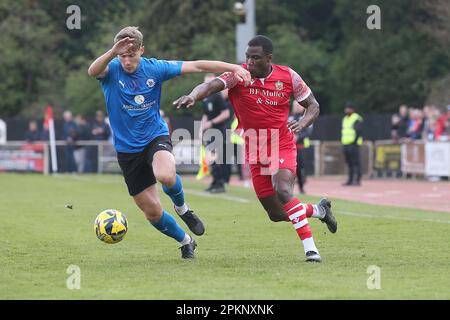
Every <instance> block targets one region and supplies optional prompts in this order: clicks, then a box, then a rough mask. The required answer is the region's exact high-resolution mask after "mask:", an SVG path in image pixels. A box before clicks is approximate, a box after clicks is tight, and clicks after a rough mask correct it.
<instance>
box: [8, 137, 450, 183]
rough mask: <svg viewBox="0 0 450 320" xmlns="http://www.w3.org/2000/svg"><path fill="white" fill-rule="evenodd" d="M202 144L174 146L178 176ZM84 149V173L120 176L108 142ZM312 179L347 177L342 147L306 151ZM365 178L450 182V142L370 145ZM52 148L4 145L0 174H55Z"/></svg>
mask: <svg viewBox="0 0 450 320" xmlns="http://www.w3.org/2000/svg"><path fill="white" fill-rule="evenodd" d="M200 146H201V143H200V141H199V140H183V141H181V142H179V143H174V150H173V154H174V156H175V159H176V163H177V171H179V172H181V173H196V172H197V171H198V168H199V165H198V164H199V163H200ZM73 148H74V149H75V150H80V149H83V150H84V151H83V153H82V154H84V157H85V158H84V161H85V163H84V170H83V173H100V174H101V173H120V172H121V170H120V167H119V165H118V163H117V158H116V151H115V150H114V147H113V146H112V145H111V144H110V143H109V142H107V141H77V144H76V145H75V146H73ZM305 151H306V152H305V158H304V164H305V169H306V172H307V174H308V175H315V176H322V175H344V174H346V170H347V168H346V165H345V159H344V154H343V150H342V145H341V144H340V142H338V141H318V140H313V141H311V146H310V147H309V148H307V149H306V150H305ZM360 151H361V166H362V172H363V175H364V176H365V177H371V178H377V177H405V176H412V177H418V176H436V177H449V176H450V142H426V143H425V142H423V141H415V142H410V143H404V144H401V145H400V144H395V143H392V141H390V140H379V141H375V142H371V141H366V142H364V143H363V145H362V146H361V148H360ZM56 153H57V164H58V172H68V171H69V170H68V159H67V154H68V153H67V144H66V142H65V141H56ZM50 157H51V155H50V150H49V144H48V143H46V142H44V143H34V144H28V143H26V142H24V141H9V142H6V143H5V144H1V145H0V171H12V172H39V173H43V174H49V173H51V166H50V163H51V162H50V160H51V159H50Z"/></svg>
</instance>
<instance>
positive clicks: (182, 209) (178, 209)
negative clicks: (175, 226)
mask: <svg viewBox="0 0 450 320" xmlns="http://www.w3.org/2000/svg"><path fill="white" fill-rule="evenodd" d="M188 210H189V207H188V206H187V204H186V202H185V203H184V204H183V205H182V206H181V207H177V206H175V211H176V212H177V213H178V215H179V216H182V215H183V214H185V213H186V212H187V211H188Z"/></svg>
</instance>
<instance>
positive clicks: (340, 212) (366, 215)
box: [336, 210, 450, 223]
mask: <svg viewBox="0 0 450 320" xmlns="http://www.w3.org/2000/svg"><path fill="white" fill-rule="evenodd" d="M336 212H337V213H339V214H343V215H347V216H355V217H364V218H386V219H395V220H406V221H423V222H438V223H450V221H449V220H435V219H419V218H417V219H416V218H406V217H394V216H386V215H372V214H367V213H357V212H349V211H340V210H339V211H336Z"/></svg>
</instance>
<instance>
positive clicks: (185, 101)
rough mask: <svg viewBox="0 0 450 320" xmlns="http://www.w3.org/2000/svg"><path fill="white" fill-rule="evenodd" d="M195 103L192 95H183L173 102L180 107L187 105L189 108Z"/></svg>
mask: <svg viewBox="0 0 450 320" xmlns="http://www.w3.org/2000/svg"><path fill="white" fill-rule="evenodd" d="M194 104H195V99H194V97H192V96H181V97H179V98H178V99H177V100H175V101H174V102H173V105H174V106H176V107H177V109H180V108H181V107H185V108H187V109H189V108H190V107H192V106H193V105H194Z"/></svg>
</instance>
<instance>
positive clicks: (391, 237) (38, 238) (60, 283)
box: [0, 174, 450, 300]
mask: <svg viewBox="0 0 450 320" xmlns="http://www.w3.org/2000/svg"><path fill="white" fill-rule="evenodd" d="M184 185H185V191H186V199H187V202H188V204H189V205H190V206H191V207H192V208H193V209H194V210H195V211H196V212H197V213H198V214H199V216H200V217H201V218H202V219H203V221H204V222H205V226H206V233H205V235H203V236H202V237H196V239H197V242H198V245H199V246H198V248H197V250H196V259H195V260H193V261H184V260H182V259H181V257H180V250H179V249H178V243H176V242H175V241H174V240H172V239H170V238H168V237H166V236H164V235H162V234H160V233H159V232H158V231H156V230H155V229H154V228H153V227H151V226H150V225H149V223H148V222H147V221H146V220H145V219H144V216H143V214H142V213H140V212H139V211H138V209H137V207H136V206H135V205H134V203H133V201H132V199H131V198H130V197H129V196H128V193H127V191H126V187H125V184H124V183H123V180H122V177H121V176H118V175H105V176H97V175H92V176H72V175H60V176H56V177H53V176H41V175H20V174H0V189H1V193H0V218H1V225H2V230H3V232H2V237H1V246H0V266H1V272H0V299H175V300H181V299H227V300H232V299H275V300H276V299H289V300H290V299H295V300H297V299H301V300H303V299H450V290H449V288H450V272H449V270H450V250H449V244H450V213H438V212H426V211H421V210H413V209H402V208H393V207H384V206H374V205H366V204H361V203H356V202H348V201H340V200H333V203H332V205H333V209H334V212H335V215H336V217H337V219H338V223H339V227H338V232H337V233H336V234H330V233H329V232H328V231H327V229H326V226H325V225H324V224H322V223H320V221H318V220H317V219H313V218H311V219H309V221H310V223H311V227H312V230H313V234H314V237H315V241H316V245H317V247H318V248H319V250H320V253H321V255H322V258H323V262H322V263H321V264H317V263H315V264H313V263H305V262H304V252H303V247H302V245H301V243H300V241H299V239H298V238H297V235H296V233H295V231H294V229H293V227H292V225H290V224H288V223H282V222H280V223H273V222H271V221H270V220H269V219H268V218H267V216H266V214H265V213H264V211H263V210H262V208H261V207H260V204H259V203H258V201H257V200H256V198H255V195H254V193H253V191H252V190H251V189H246V188H241V187H231V188H229V192H227V193H226V194H221V195H217V196H211V195H208V194H206V193H204V192H202V190H203V188H204V187H205V186H204V185H203V184H198V183H193V182H185V183H184ZM160 196H161V199H162V202H163V205H164V207H165V208H166V209H167V210H168V211H169V212H170V213H171V214H174V211H173V209H172V205H171V202H170V200H169V198H168V197H167V196H166V195H165V194H163V193H162V192H160ZM412 198H413V196H412ZM302 200H304V201H309V202H316V201H318V200H319V199H318V198H316V197H309V196H305V197H303V199H302ZM412 201H413V200H412ZM67 204H72V205H73V209H68V208H66V205H67ZM108 208H114V209H118V210H120V211H122V212H123V213H124V214H125V215H126V216H127V218H128V223H129V230H128V234H127V235H126V237H125V239H124V240H123V241H122V242H120V243H118V244H114V245H108V244H105V243H102V242H101V241H99V240H98V239H97V238H96V236H95V233H94V227H93V221H94V219H95V217H96V215H97V213H99V212H100V211H102V210H104V209H108ZM174 215H175V214H174ZM176 219H177V221H179V222H180V225H181V226H182V227H183V228H185V229H186V230H187V228H186V226H185V225H184V224H183V222H182V221H181V220H180V219H179V218H178V217H177V218H176ZM70 265H76V266H78V267H79V268H80V272H81V275H80V279H81V282H80V284H81V288H80V289H73V290H70V289H68V288H67V285H66V281H67V279H68V278H69V277H70V274H68V273H67V268H68V267H69V266H70ZM370 266H378V267H379V268H380V271H381V273H380V278H379V279H380V288H379V289H369V288H368V285H367V283H368V279H369V277H371V276H372V277H373V274H371V273H368V268H369V267H370ZM369 282H370V281H369Z"/></svg>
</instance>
